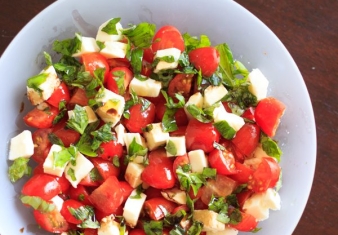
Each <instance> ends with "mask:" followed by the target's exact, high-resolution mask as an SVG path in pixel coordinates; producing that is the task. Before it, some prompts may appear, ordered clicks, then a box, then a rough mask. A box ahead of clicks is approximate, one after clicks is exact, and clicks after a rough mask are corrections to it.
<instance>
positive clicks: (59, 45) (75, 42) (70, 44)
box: [53, 34, 82, 56]
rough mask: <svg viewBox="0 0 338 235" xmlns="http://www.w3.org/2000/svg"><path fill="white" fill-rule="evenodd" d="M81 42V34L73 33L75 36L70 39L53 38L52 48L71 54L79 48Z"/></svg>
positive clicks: (58, 51)
mask: <svg viewBox="0 0 338 235" xmlns="http://www.w3.org/2000/svg"><path fill="white" fill-rule="evenodd" d="M81 44H82V41H81V36H80V35H79V34H75V37H74V38H71V39H65V40H62V41H59V40H55V41H54V43H53V50H54V51H55V52H57V53H60V54H62V55H66V56H72V55H73V54H74V53H76V52H77V51H79V50H80V49H81Z"/></svg>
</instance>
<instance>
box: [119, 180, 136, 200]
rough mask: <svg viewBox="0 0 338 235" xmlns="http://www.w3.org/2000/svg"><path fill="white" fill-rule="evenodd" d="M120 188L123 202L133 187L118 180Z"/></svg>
mask: <svg viewBox="0 0 338 235" xmlns="http://www.w3.org/2000/svg"><path fill="white" fill-rule="evenodd" d="M120 188H121V191H122V198H123V200H122V201H123V202H125V201H126V200H127V199H128V197H129V196H130V194H131V192H132V191H133V190H134V189H133V188H132V187H131V186H130V184H129V183H128V182H126V181H120Z"/></svg>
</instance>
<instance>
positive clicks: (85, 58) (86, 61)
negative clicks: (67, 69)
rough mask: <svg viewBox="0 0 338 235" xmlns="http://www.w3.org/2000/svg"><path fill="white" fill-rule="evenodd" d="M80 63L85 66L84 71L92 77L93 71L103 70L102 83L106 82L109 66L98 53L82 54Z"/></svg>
mask: <svg viewBox="0 0 338 235" xmlns="http://www.w3.org/2000/svg"><path fill="white" fill-rule="evenodd" d="M81 59H82V63H83V65H84V66H85V70H86V71H88V72H89V73H90V74H91V75H94V71H95V70H96V69H98V68H103V69H105V72H104V80H103V83H105V82H106V77H107V75H108V73H109V64H108V61H107V59H106V57H104V56H103V55H102V54H100V53H98V52H93V53H87V54H83V55H82V57H81Z"/></svg>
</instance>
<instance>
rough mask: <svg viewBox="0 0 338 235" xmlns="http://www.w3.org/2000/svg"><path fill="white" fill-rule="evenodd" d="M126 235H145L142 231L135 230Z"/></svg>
mask: <svg viewBox="0 0 338 235" xmlns="http://www.w3.org/2000/svg"><path fill="white" fill-rule="evenodd" d="M128 235H146V233H145V232H144V230H143V229H140V228H135V229H132V230H130V231H129V232H128Z"/></svg>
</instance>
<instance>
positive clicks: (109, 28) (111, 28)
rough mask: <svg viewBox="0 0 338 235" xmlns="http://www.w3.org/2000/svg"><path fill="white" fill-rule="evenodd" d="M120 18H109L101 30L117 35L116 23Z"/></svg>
mask: <svg viewBox="0 0 338 235" xmlns="http://www.w3.org/2000/svg"><path fill="white" fill-rule="evenodd" d="M120 20H121V18H113V19H111V20H110V21H109V22H108V23H107V24H106V25H105V26H104V27H103V28H102V29H101V31H103V32H105V33H107V34H109V35H118V32H117V29H116V24H117V23H119V22H120Z"/></svg>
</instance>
